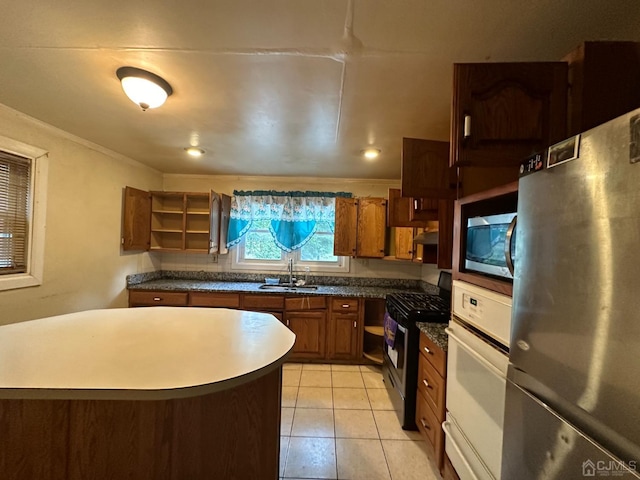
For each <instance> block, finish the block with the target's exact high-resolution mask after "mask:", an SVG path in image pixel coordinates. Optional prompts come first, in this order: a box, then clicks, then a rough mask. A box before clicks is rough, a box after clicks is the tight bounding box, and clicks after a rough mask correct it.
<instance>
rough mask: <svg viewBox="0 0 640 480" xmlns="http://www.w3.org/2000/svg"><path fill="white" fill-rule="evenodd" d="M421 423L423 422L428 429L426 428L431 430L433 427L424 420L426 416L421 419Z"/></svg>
mask: <svg viewBox="0 0 640 480" xmlns="http://www.w3.org/2000/svg"><path fill="white" fill-rule="evenodd" d="M420 423H421V424H422V426H423V427H424V428H425V429H426V430H431V427H430V426H429V424H428V423H427V422H426V421H425V420H424V418H421V419H420Z"/></svg>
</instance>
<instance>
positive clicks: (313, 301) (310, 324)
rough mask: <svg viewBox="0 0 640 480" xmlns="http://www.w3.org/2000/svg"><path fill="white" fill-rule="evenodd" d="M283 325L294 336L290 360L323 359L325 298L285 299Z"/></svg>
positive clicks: (324, 346) (301, 297)
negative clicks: (294, 340)
mask: <svg viewBox="0 0 640 480" xmlns="http://www.w3.org/2000/svg"><path fill="white" fill-rule="evenodd" d="M284 323H285V325H286V326H287V327H289V329H290V330H291V331H292V332H293V333H295V334H296V342H295V344H294V345H293V349H292V351H291V357H290V358H291V359H294V360H295V359H323V358H325V356H326V346H327V342H326V336H327V335H326V324H327V311H326V299H325V297H303V296H296V297H287V298H285V312H284Z"/></svg>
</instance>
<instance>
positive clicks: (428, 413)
mask: <svg viewBox="0 0 640 480" xmlns="http://www.w3.org/2000/svg"><path fill="white" fill-rule="evenodd" d="M416 425H417V426H418V430H420V432H421V433H422V435H423V436H424V437H425V438H426V439H427V441H428V443H429V444H430V445H431V446H432V447H433V449H434V451H435V450H436V445H437V443H438V441H441V440H440V439H439V438H438V437H439V435H440V432H442V429H441V428H440V422H439V421H438V419H437V418H436V415H435V413H433V411H432V410H431V408H429V403H428V402H427V400H426V399H425V398H424V395H422V393H421V392H418V393H416Z"/></svg>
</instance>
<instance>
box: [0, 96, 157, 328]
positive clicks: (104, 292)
mask: <svg viewBox="0 0 640 480" xmlns="http://www.w3.org/2000/svg"><path fill="white" fill-rule="evenodd" d="M0 135H2V136H5V137H9V138H11V139H13V140H17V141H19V142H22V143H26V144H29V145H32V146H35V147H39V148H41V149H43V150H46V151H48V152H49V159H48V163H49V173H48V193H47V205H46V208H47V213H46V219H47V225H46V235H45V259H44V278H43V284H42V285H41V286H37V287H30V288H23V289H17V290H8V291H2V292H0V324H7V323H13V322H18V321H23V320H30V319H34V318H40V317H46V316H50V315H57V314H62V313H69V312H75V311H79V310H86V309H92V308H108V307H126V306H127V293H126V288H125V276H126V275H128V274H131V273H140V272H144V271H149V270H155V269H156V268H159V260H158V259H157V258H155V257H153V256H150V255H149V254H147V253H133V254H126V253H123V252H121V250H120V236H121V224H122V191H123V188H124V187H125V186H127V185H129V186H132V187H136V188H141V189H144V190H149V189H156V190H160V189H161V188H162V175H161V173H160V172H158V171H156V170H153V169H150V168H149V167H146V166H143V165H142V164H140V163H138V162H135V161H133V160H131V159H128V158H126V157H123V156H121V155H118V154H116V153H113V152H110V151H108V150H106V149H104V148H102V147H99V146H97V145H93V144H91V143H90V142H87V141H85V140H82V139H79V138H77V137H74V136H72V135H70V134H67V133H65V132H62V131H60V130H58V129H56V128H54V127H51V126H49V125H47V124H44V123H42V122H40V121H38V120H35V119H33V118H30V117H28V116H26V115H24V114H21V113H19V112H16V111H15V110H12V109H10V108H8V107H5V106H3V105H0ZM154 262H155V263H154Z"/></svg>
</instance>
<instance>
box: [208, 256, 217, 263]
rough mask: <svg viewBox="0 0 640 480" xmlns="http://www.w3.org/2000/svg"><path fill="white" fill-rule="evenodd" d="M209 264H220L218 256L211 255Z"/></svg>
mask: <svg viewBox="0 0 640 480" xmlns="http://www.w3.org/2000/svg"><path fill="white" fill-rule="evenodd" d="M209 263H218V255H209Z"/></svg>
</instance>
